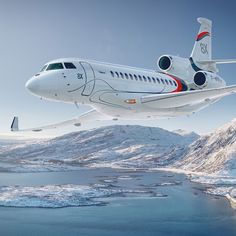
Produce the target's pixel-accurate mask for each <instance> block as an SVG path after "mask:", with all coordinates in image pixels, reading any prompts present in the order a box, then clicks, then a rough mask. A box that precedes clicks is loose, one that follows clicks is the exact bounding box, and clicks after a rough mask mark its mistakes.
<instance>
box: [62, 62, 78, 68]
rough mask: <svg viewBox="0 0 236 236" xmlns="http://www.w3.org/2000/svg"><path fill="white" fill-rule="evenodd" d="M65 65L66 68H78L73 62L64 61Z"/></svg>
mask: <svg viewBox="0 0 236 236" xmlns="http://www.w3.org/2000/svg"><path fill="white" fill-rule="evenodd" d="M64 66H65V68H66V69H76V66H75V65H74V64H73V63H71V62H64Z"/></svg>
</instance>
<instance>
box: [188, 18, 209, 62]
mask: <svg viewBox="0 0 236 236" xmlns="http://www.w3.org/2000/svg"><path fill="white" fill-rule="evenodd" d="M197 20H198V22H199V23H200V24H201V26H200V29H199V32H198V35H197V37H196V41H195V44H194V47H193V51H192V53H191V56H190V57H191V58H192V59H193V60H194V61H204V60H211V26H212V22H211V21H210V20H208V19H206V18H201V17H200V18H198V19H197Z"/></svg>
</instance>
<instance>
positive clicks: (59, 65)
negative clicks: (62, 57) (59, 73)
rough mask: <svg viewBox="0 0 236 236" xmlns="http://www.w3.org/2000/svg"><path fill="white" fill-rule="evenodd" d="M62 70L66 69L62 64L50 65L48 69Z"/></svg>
mask: <svg viewBox="0 0 236 236" xmlns="http://www.w3.org/2000/svg"><path fill="white" fill-rule="evenodd" d="M60 69H64V67H63V64H62V63H53V64H49V65H48V68H47V70H60Z"/></svg>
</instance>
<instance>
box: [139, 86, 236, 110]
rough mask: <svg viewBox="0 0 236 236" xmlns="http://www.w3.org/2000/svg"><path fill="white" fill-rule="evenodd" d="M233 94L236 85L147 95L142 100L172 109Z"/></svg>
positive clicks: (235, 91)
mask: <svg viewBox="0 0 236 236" xmlns="http://www.w3.org/2000/svg"><path fill="white" fill-rule="evenodd" d="M232 93H236V85H232V86H226V87H222V88H214V89H204V90H192V91H185V92H176V93H165V94H155V95H147V96H143V97H142V98H141V102H142V103H147V104H152V105H155V106H156V107H158V108H166V107H170V108H171V107H179V106H184V105H187V104H194V103H199V102H203V101H210V100H215V99H218V98H221V97H224V96H227V95H230V94H232Z"/></svg>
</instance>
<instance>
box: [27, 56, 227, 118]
mask: <svg viewBox="0 0 236 236" xmlns="http://www.w3.org/2000/svg"><path fill="white" fill-rule="evenodd" d="M65 63H67V64H70V63H71V64H73V65H74V67H75V68H66V67H65ZM51 64H53V65H54V66H55V68H56V69H55V68H53V69H51V70H47V67H48V66H49V65H51ZM56 64H61V65H56ZM69 67H72V66H69ZM194 73H195V71H194V70H193V69H192V68H191V66H189V71H188V72H187V74H188V75H189V78H183V79H179V78H177V77H176V76H173V75H170V74H166V73H162V72H157V71H154V70H145V69H139V68H133V67H128V66H121V65H114V64H109V63H101V62H96V61H90V60H81V59H71V58H68V59H59V60H55V61H52V62H49V63H47V65H46V67H45V68H44V70H43V71H42V72H40V73H38V74H36V75H35V76H33V77H32V78H31V79H30V80H29V81H28V82H27V84H26V87H27V88H28V89H29V90H30V91H31V93H33V94H34V95H37V96H39V97H41V98H45V99H51V100H56V101H62V102H68V103H78V104H86V105H89V106H92V107H93V108H95V109H96V110H98V111H99V112H101V113H104V114H106V115H109V116H112V117H117V118H124V119H146V118H160V117H175V116H179V115H188V114H191V113H193V112H195V111H197V110H200V109H202V108H204V107H206V106H208V105H209V104H211V103H212V102H215V101H213V100H211V102H209V101H207V100H206V101H199V102H198V103H196V102H195V103H188V102H186V104H185V105H184V106H176V105H175V104H174V103H169V102H165V101H163V103H159V105H158V107H157V106H156V105H153V104H152V103H151V104H149V103H144V102H142V99H141V98H142V97H143V96H146V95H152V94H162V93H173V92H181V91H186V90H190V89H191V81H192V77H193V75H194ZM222 83H223V82H222ZM222 86H223V84H222Z"/></svg>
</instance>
